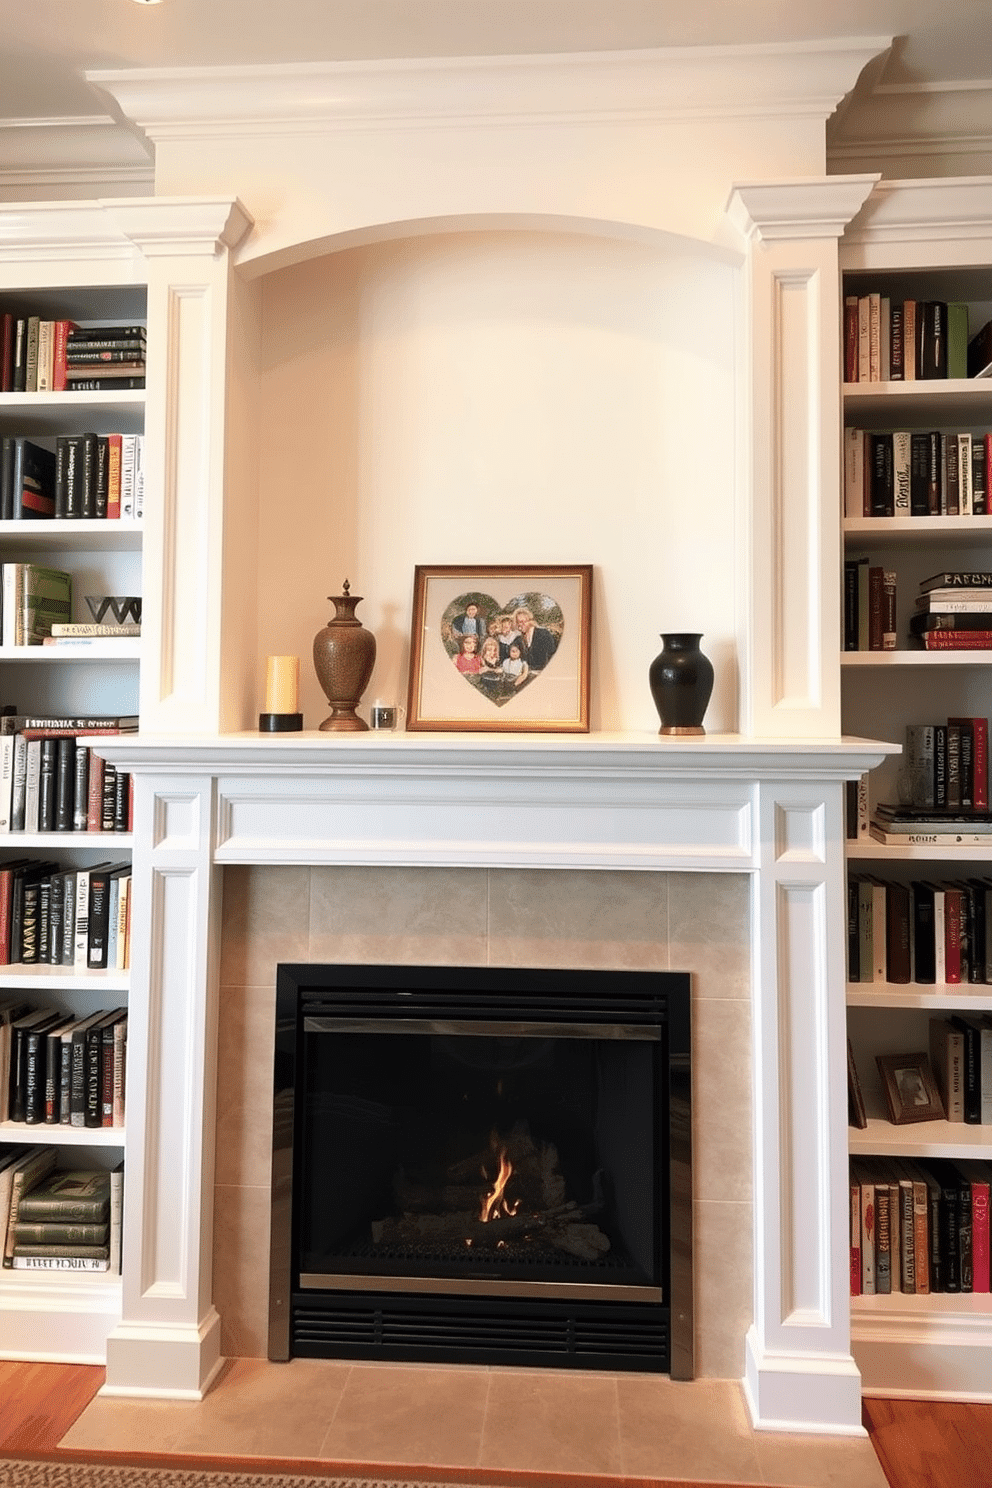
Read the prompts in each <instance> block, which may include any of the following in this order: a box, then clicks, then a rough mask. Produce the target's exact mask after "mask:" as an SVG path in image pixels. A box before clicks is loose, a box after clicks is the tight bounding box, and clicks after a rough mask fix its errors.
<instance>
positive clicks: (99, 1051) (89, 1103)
mask: <svg viewBox="0 0 992 1488" xmlns="http://www.w3.org/2000/svg"><path fill="white" fill-rule="evenodd" d="M117 1018H118V1011H117V1009H116V1008H115V1009H114V1010H113V1011H112V1012H109V1013H103V1014H102V1015H101V1016H100V1017H99V1018H98V1019H97V1020H96V1022H95V1023H91V1024H90V1026H89V1027H88V1028H87V1030H86V1105H85V1109H84V1112H83V1124H84V1126H102V1125H103V1054H104V1047H105V1046H104V1042H103V1034H104V1030H105V1028H107V1026H108V1025H113V1024H114V1023H116V1021H117ZM110 1054H111V1058H113V1043H111V1046H110Z"/></svg>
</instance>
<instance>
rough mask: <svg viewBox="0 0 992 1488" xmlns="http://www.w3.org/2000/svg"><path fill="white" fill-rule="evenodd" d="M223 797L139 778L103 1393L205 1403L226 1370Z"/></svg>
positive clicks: (197, 783) (181, 781)
mask: <svg viewBox="0 0 992 1488" xmlns="http://www.w3.org/2000/svg"><path fill="white" fill-rule="evenodd" d="M214 790H215V786H214V781H213V780H212V779H211V778H210V777H209V776H205V777H196V776H189V775H186V776H176V777H173V778H171V779H170V778H169V777H167V776H153V777H149V776H140V775H139V776H137V777H136V778H135V827H136V830H135V849H134V859H133V892H134V905H133V909H132V926H131V944H132V968H131V998H130V1003H129V1013H128V1070H127V1127H126V1139H125V1170H126V1173H127V1203H126V1205H125V1212H124V1258H123V1262H124V1263H123V1273H124V1274H123V1303H122V1316H121V1321H120V1325H119V1326H118V1327H117V1328H116V1329H115V1330H114V1332H113V1333H111V1335H110V1337H109V1339H108V1340H107V1379H106V1384H105V1385H104V1387H103V1391H102V1393H103V1394H109V1395H144V1396H149V1395H151V1396H155V1395H163V1396H169V1397H171V1398H173V1399H176V1398H180V1399H182V1398H188V1399H199V1398H200V1397H201V1396H202V1395H204V1394H205V1393H206V1391H207V1389H208V1388H209V1386H210V1383H211V1380H212V1378H213V1376H214V1374H215V1373H216V1372H217V1370H218V1368H219V1367H220V1363H221V1358H220V1318H219V1316H218V1314H217V1312H216V1310H215V1308H214V1306H213V1302H212V1300H211V1261H212V1250H213V1168H214V1163H213V1153H214V1127H215V1113H214V1089H215V1083H216V1003H217V966H216V964H215V962H216V955H217V946H218V944H219V936H218V935H217V934H216V933H214V931H215V925H216V920H217V916H218V914H219V901H220V889H221V884H220V873H221V870H220V869H219V868H216V867H215V866H214V865H213V861H212V858H213V840H212V837H213V820H214V810H213V803H214Z"/></svg>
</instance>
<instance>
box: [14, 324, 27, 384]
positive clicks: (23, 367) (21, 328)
mask: <svg viewBox="0 0 992 1488" xmlns="http://www.w3.org/2000/svg"><path fill="white" fill-rule="evenodd" d="M27 385H28V322H27V316H25V315H19V316H18V317H17V319H16V320H15V321H14V367H13V386H12V388H11V391H12V392H15V393H24V392H26V391H27Z"/></svg>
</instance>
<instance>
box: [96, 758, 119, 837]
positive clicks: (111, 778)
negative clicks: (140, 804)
mask: <svg viewBox="0 0 992 1488" xmlns="http://www.w3.org/2000/svg"><path fill="white" fill-rule="evenodd" d="M116 800H117V767H116V765H112V764H111V763H110V761H109V760H104V762H103V816H102V819H101V823H100V825H101V828H102V830H103V831H104V832H112V831H113V830H114V806H115V803H116Z"/></svg>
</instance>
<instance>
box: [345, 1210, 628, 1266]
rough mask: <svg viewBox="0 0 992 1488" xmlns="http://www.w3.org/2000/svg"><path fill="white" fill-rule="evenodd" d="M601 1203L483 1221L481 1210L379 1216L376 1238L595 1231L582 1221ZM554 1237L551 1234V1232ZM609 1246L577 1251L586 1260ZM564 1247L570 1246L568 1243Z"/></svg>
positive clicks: (478, 1238) (390, 1241)
mask: <svg viewBox="0 0 992 1488" xmlns="http://www.w3.org/2000/svg"><path fill="white" fill-rule="evenodd" d="M599 1207H600V1206H599V1205H598V1204H574V1203H570V1204H559V1205H557V1206H556V1207H555V1208H553V1209H548V1210H545V1211H544V1212H543V1213H541V1214H512V1215H511V1214H506V1215H503V1217H502V1218H501V1219H493V1220H490V1221H489V1223H488V1224H483V1222H482V1220H480V1219H479V1217H478V1214H477V1213H465V1212H462V1213H460V1214H404V1215H403V1216H402V1217H401V1218H399V1219H396V1218H392V1217H390V1218H387V1219H377V1220H374V1221H373V1223H372V1240H373V1242H374V1243H375V1244H376V1245H404V1244H406V1245H411V1244H420V1243H422V1242H423V1241H425V1240H432V1241H439V1240H440V1241H445V1240H446V1241H454V1242H456V1243H460V1242H463V1241H465V1240H471V1241H472V1242H473V1244H474V1243H476V1242H478V1243H479V1244H484V1245H494V1244H495V1243H496V1241H497V1240H509V1239H513V1238H515V1237H516V1236H519V1235H527V1234H530V1233H531V1232H532V1231H534V1230H540V1231H541V1232H542V1233H545V1232H549V1230H551V1229H553V1230H554V1232H555V1234H556V1235H564V1234H565V1232H567V1231H568V1230H576V1231H585V1230H591V1231H595V1232H596V1233H597V1234H602V1232H601V1231H599V1230H597V1228H596V1226H595V1225H582V1224H580V1223H579V1221H580V1220H583V1219H585V1218H586V1217H587V1216H588V1215H590V1214H594V1213H596V1212H597V1211H598V1209H599ZM548 1238H549V1239H550V1238H551V1237H550V1233H548ZM602 1238H603V1240H605V1241H606V1245H605V1247H603V1246H600V1247H598V1249H597V1250H596V1251H594V1252H593V1255H592V1256H591V1255H588V1254H586V1252H585V1251H583V1252H579V1251H577V1250H573V1254H575V1255H579V1254H582V1256H583V1259H592V1258H593V1256H594V1255H595V1254H597V1253H598V1252H599V1251H601V1250H602V1249H604V1248H605V1249H609V1241H608V1240H606V1236H605V1235H603V1236H602ZM577 1243H584V1244H585V1245H587V1246H588V1245H590V1244H591V1243H592V1242H591V1240H590V1239H589V1238H588V1237H585V1239H584V1240H581V1239H580V1241H579V1242H577ZM555 1244H556V1245H557V1244H558V1242H557V1241H555ZM559 1248H560V1249H568V1248H569V1247H567V1246H565V1245H561V1246H559Z"/></svg>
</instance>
